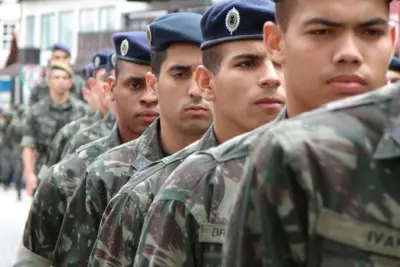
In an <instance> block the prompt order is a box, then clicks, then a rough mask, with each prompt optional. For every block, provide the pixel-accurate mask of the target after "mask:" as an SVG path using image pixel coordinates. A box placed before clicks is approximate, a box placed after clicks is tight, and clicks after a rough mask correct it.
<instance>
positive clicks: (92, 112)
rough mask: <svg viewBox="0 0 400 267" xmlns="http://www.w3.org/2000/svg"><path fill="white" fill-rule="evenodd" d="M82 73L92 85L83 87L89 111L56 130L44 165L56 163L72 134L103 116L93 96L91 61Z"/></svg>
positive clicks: (88, 83) (94, 84) (93, 84)
mask: <svg viewBox="0 0 400 267" xmlns="http://www.w3.org/2000/svg"><path fill="white" fill-rule="evenodd" d="M84 73H85V77H86V79H87V87H90V86H91V87H92V88H90V89H89V88H86V86H85V88H83V90H87V91H88V92H85V94H86V95H87V99H86V100H87V102H88V103H89V113H88V114H87V115H86V116H84V117H83V118H80V119H79V120H76V121H72V122H70V123H68V124H67V125H65V126H64V127H63V128H61V130H60V131H58V133H57V134H56V136H55V137H54V139H53V141H52V143H51V147H50V149H49V153H48V155H47V161H46V166H53V165H54V164H56V163H58V162H59V161H60V160H61V153H62V151H63V149H64V147H65V145H66V144H67V141H68V140H69V139H70V138H71V137H72V136H74V135H75V134H76V133H77V132H79V131H80V130H82V129H85V128H88V127H89V126H90V125H92V124H93V123H95V122H97V121H99V120H100V119H102V117H103V115H102V114H101V112H100V111H98V110H97V106H98V103H97V97H95V96H94V95H95V88H94V87H95V86H96V85H97V84H96V81H95V79H94V78H93V63H91V64H89V65H87V66H85V69H84ZM92 93H93V95H92ZM92 96H93V97H92ZM43 167H44V166H43ZM43 167H42V168H43Z"/></svg>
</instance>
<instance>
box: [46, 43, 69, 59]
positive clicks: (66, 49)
mask: <svg viewBox="0 0 400 267" xmlns="http://www.w3.org/2000/svg"><path fill="white" fill-rule="evenodd" d="M56 50H61V51H64V52H65V53H67V54H68V55H69V56H70V55H71V50H70V49H69V47H68V46H66V45H64V44H60V43H56V44H54V45H53V47H52V48H51V51H56Z"/></svg>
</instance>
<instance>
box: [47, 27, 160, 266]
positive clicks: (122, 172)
mask: <svg viewBox="0 0 400 267" xmlns="http://www.w3.org/2000/svg"><path fill="white" fill-rule="evenodd" d="M113 41H114V45H115V47H116V48H120V49H117V53H116V57H117V58H118V60H120V61H126V62H132V63H135V64H140V65H145V66H149V65H150V46H149V44H148V41H147V37H146V33H145V32H128V33H116V34H114V35H113ZM114 58H115V57H114ZM159 128H160V123H159V121H158V120H157V121H155V122H154V123H153V124H151V125H150V126H149V127H148V128H147V130H146V131H145V132H144V133H143V134H142V135H141V136H140V137H139V138H138V139H136V140H134V141H132V142H129V143H126V144H124V145H121V146H119V147H116V148H114V149H112V150H110V151H108V152H106V153H104V154H103V155H101V156H100V157H99V158H97V159H96V161H94V162H93V163H92V164H91V165H90V166H89V167H88V169H87V171H86V173H85V175H84V176H83V180H82V181H81V183H80V185H79V186H78V187H77V189H76V191H75V193H74V195H73V197H72V199H71V201H70V203H69V206H68V209H67V212H66V216H65V218H64V222H63V224H62V229H61V232H60V236H59V238H58V241H57V245H56V250H55V253H54V257H53V264H55V265H56V266H86V265H87V261H88V259H89V256H90V252H91V248H92V246H93V244H94V241H95V238H96V236H97V229H98V227H99V224H100V218H101V215H102V213H103V211H104V209H105V207H106V205H107V202H108V201H109V200H110V199H111V197H112V196H113V195H114V194H115V193H117V191H118V190H119V188H120V187H121V186H122V185H124V184H125V183H126V181H127V180H128V179H129V178H130V177H131V175H132V174H133V173H134V172H135V171H136V170H138V169H141V168H142V167H144V166H145V165H147V164H148V163H150V162H152V161H154V160H158V159H160V158H162V157H163V156H164V154H163V152H162V149H161V143H160V136H159V134H160V129H159ZM82 204H83V205H82ZM69 244H72V247H71V246H69Z"/></svg>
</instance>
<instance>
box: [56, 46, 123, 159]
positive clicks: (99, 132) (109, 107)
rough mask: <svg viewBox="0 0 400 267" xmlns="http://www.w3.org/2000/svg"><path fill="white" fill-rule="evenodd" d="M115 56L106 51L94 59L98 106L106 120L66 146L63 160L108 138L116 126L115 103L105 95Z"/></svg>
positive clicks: (88, 128)
mask: <svg viewBox="0 0 400 267" xmlns="http://www.w3.org/2000/svg"><path fill="white" fill-rule="evenodd" d="M114 54H115V52H114V51H111V50H106V51H103V52H101V53H99V54H97V55H96V56H95V57H94V58H93V64H94V66H95V77H96V80H97V84H98V85H99V87H98V88H97V89H98V92H97V97H98V103H99V104H98V106H99V110H100V112H101V113H102V114H103V115H104V116H105V118H104V119H103V120H101V121H98V122H96V123H94V124H92V125H90V126H89V127H87V128H83V129H82V130H81V131H79V132H78V133H77V134H75V135H74V136H73V137H72V138H71V139H70V140H69V141H68V142H67V144H66V145H65V146H64V149H63V151H62V153H61V158H64V157H65V156H66V155H68V154H72V153H73V152H75V150H76V149H78V148H79V147H80V146H83V145H86V144H88V143H90V142H92V141H95V140H97V139H99V138H102V137H104V136H107V135H108V134H109V133H110V131H111V129H112V127H113V126H114V124H115V119H116V116H117V115H118V114H116V111H115V103H114V101H112V100H110V98H109V97H108V94H106V93H105V92H106V91H109V85H108V77H109V76H112V75H115V70H114V69H115V66H114V64H112V62H111V58H112V55H114ZM106 114H107V115H106Z"/></svg>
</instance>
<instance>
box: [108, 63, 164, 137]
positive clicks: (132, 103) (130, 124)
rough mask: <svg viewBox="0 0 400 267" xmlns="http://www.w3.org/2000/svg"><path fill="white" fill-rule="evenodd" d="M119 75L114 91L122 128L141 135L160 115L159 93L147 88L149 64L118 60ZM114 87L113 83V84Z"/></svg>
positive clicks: (112, 89)
mask: <svg viewBox="0 0 400 267" xmlns="http://www.w3.org/2000/svg"><path fill="white" fill-rule="evenodd" d="M117 64H118V66H117V67H118V77H117V79H116V81H115V79H114V78H111V79H113V80H114V81H115V88H111V91H112V93H113V96H114V99H115V104H116V109H117V114H118V123H119V125H120V128H122V129H128V130H129V132H130V133H134V134H136V135H141V134H142V133H143V132H144V131H145V130H146V128H147V127H148V126H149V125H150V124H151V123H152V122H153V121H154V120H155V119H156V118H157V117H158V107H157V104H158V100H157V95H156V94H154V93H153V92H151V91H150V90H148V89H147V85H146V73H147V72H149V71H150V67H149V66H145V65H139V64H135V63H131V62H126V61H122V60H119V61H118V63H117ZM111 87H113V85H111Z"/></svg>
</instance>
